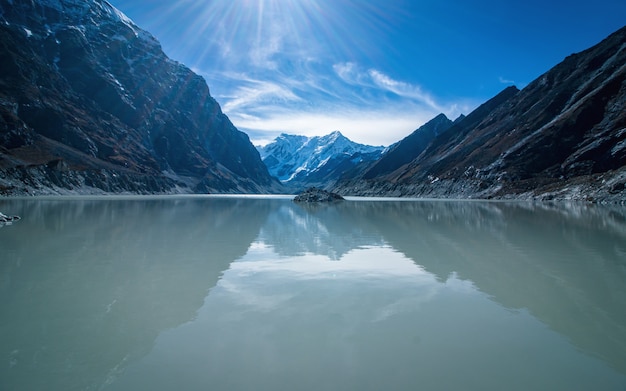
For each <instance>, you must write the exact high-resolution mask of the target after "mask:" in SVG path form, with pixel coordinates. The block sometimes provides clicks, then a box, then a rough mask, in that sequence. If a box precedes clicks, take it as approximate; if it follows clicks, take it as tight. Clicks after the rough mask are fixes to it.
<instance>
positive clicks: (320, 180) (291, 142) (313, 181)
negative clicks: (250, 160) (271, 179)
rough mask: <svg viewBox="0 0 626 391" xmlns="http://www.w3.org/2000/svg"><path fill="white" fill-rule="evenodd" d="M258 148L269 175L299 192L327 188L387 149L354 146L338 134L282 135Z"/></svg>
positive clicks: (336, 132) (354, 144)
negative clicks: (317, 187) (311, 187)
mask: <svg viewBox="0 0 626 391" xmlns="http://www.w3.org/2000/svg"><path fill="white" fill-rule="evenodd" d="M257 149H258V150H259V153H260V154H261V158H262V159H263V162H264V163H265V165H266V166H267V167H268V169H269V171H270V173H271V174H272V175H273V176H275V177H277V178H278V179H279V180H280V181H281V182H282V183H283V184H285V185H286V186H288V187H290V188H291V189H296V190H297V189H300V188H304V187H309V186H321V187H324V186H326V185H327V184H328V183H330V182H332V181H334V180H335V179H337V178H338V177H339V176H340V175H341V173H343V172H345V171H348V170H350V169H351V168H353V167H354V166H355V165H357V164H360V163H364V162H371V161H375V160H376V159H378V158H379V157H380V155H381V153H382V151H383V149H384V148H383V147H374V146H369V145H363V144H358V143H355V142H353V141H351V140H349V139H348V138H347V137H345V136H344V135H343V134H341V132H339V131H335V132H332V133H330V134H327V135H325V136H315V137H306V136H294V135H289V134H281V135H280V136H278V137H277V138H276V139H275V140H274V141H273V142H272V143H270V144H267V145H265V146H263V147H257Z"/></svg>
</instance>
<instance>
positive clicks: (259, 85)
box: [222, 79, 301, 112]
mask: <svg viewBox="0 0 626 391" xmlns="http://www.w3.org/2000/svg"><path fill="white" fill-rule="evenodd" d="M245 83H246V85H243V86H239V87H237V88H236V89H235V90H234V91H233V92H232V96H233V98H232V99H229V100H227V102H226V103H225V104H224V106H223V107H222V109H223V110H224V111H225V112H240V111H245V110H246V109H252V110H254V109H257V108H258V106H259V105H262V104H268V103H271V102H276V101H281V102H289V101H291V102H294V101H299V100H301V98H300V97H298V96H297V95H296V94H295V93H294V92H293V91H291V90H290V89H289V88H287V87H285V86H283V85H280V84H277V83H275V82H270V81H261V80H250V79H248V80H246V81H245Z"/></svg>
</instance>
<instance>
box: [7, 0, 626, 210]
mask: <svg viewBox="0 0 626 391" xmlns="http://www.w3.org/2000/svg"><path fill="white" fill-rule="evenodd" d="M0 53H2V58H3V61H2V62H1V63H0V194H4V195H26V194H30V195H39V194H118V193H131V194H172V193H293V192H296V191H299V190H301V189H304V188H306V187H309V186H316V187H321V188H325V189H327V190H333V191H335V192H338V193H340V194H342V195H355V196H356V195H359V196H397V197H435V198H461V199H466V198H480V199H524V200H554V199H556V200H582V201H594V202H624V201H626V28H622V29H620V30H619V31H617V32H615V33H614V34H612V35H610V36H609V37H607V38H606V39H605V40H604V41H602V42H600V43H599V44H597V45H596V46H594V47H592V48H590V49H588V50H585V51H583V52H581V53H577V54H573V55H571V56H569V57H567V58H566V59H564V61H563V62H561V63H560V64H558V65H556V66H555V67H554V68H552V69H550V70H548V71H547V72H546V73H545V74H543V75H541V76H540V77H539V78H537V79H536V80H534V81H533V82H531V83H530V84H528V85H527V86H526V87H525V88H523V89H522V90H519V89H518V88H516V87H508V88H506V89H504V90H503V91H502V92H501V93H499V94H498V95H497V96H495V97H493V98H492V99H490V100H488V101H487V102H485V103H484V104H482V105H481V106H480V107H478V108H477V109H476V110H474V111H473V112H471V113H467V115H466V116H461V117H459V118H452V119H450V118H447V117H446V116H445V115H443V114H440V115H438V116H436V117H435V118H433V119H432V120H431V121H429V122H427V123H426V124H424V125H422V126H421V127H419V128H418V129H416V130H415V131H414V132H412V133H410V134H408V135H407V137H405V138H404V139H402V140H399V141H398V142H397V143H395V144H393V145H391V146H389V147H387V148H384V147H381V146H366V145H361V144H357V143H354V142H353V141H351V140H349V139H347V138H346V137H345V136H343V135H342V134H341V133H340V132H333V133H331V134H328V135H326V136H318V137H305V136H298V135H289V134H283V135H281V136H279V137H278V138H277V139H276V140H274V141H273V142H272V143H270V144H268V145H265V146H263V147H256V148H255V147H254V146H253V145H252V143H251V141H250V139H249V137H248V136H247V135H246V134H245V133H243V132H241V131H239V130H238V129H236V128H235V126H234V125H233V124H232V123H231V122H230V120H229V118H228V117H227V116H226V115H225V114H223V113H222V110H221V108H220V106H219V104H218V103H217V101H216V100H215V99H214V98H213V97H212V96H211V94H210V91H209V87H208V86H207V84H206V82H205V81H204V79H203V78H202V77H200V76H198V75H197V74H195V73H194V72H193V71H191V70H190V69H189V68H187V67H186V66H184V65H183V64H180V63H177V62H175V61H173V60H171V59H169V58H168V57H167V56H166V55H165V54H164V53H163V51H162V49H161V46H160V44H159V42H157V40H156V39H155V38H154V37H152V36H151V35H150V34H149V33H148V32H146V31H144V30H142V29H141V28H139V27H137V26H136V25H135V24H134V23H133V22H132V21H130V20H129V19H128V18H126V17H125V16H124V15H123V14H122V13H121V12H119V11H118V10H116V9H115V8H114V7H112V6H111V5H110V4H109V3H108V2H106V1H100V0H88V1H78V0H58V1H49V0H35V1H32V2H25V1H9V0H0ZM293 133H297V129H294V131H293Z"/></svg>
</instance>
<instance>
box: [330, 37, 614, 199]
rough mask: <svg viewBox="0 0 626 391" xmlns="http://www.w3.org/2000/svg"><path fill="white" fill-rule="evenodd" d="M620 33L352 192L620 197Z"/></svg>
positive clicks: (349, 182)
mask: <svg viewBox="0 0 626 391" xmlns="http://www.w3.org/2000/svg"><path fill="white" fill-rule="evenodd" d="M625 183H626V28H623V29H621V30H619V31H617V32H616V33H614V34H612V35H611V36H609V37H608V38H606V39H605V40H604V41H602V42H601V43H599V44H598V45H596V46H594V47H592V48H590V49H588V50H586V51H583V52H581V53H578V54H573V55H571V56H569V57H567V58H566V59H565V60H564V61H563V62H562V63H560V64H559V65H557V66H555V67H554V68H553V69H551V70H550V71H548V72H547V73H545V74H544V75H542V76H540V77H539V78H538V79H537V80H535V81H533V82H532V83H530V84H529V85H528V86H527V87H526V88H524V89H523V90H521V91H518V90H517V89H516V88H514V87H510V88H508V89H506V90H504V91H503V92H502V93H500V94H499V95H498V96H496V97H495V98H493V99H491V100H490V101H489V102H487V103H485V104H484V105H482V106H481V107H479V108H478V109H477V110H475V111H474V112H473V113H471V114H470V115H468V116H467V117H466V118H464V119H462V120H461V121H459V122H458V123H456V124H455V125H454V126H452V127H450V128H449V129H448V130H446V131H445V132H443V133H441V134H439V135H437V136H436V137H435V138H434V139H433V140H432V142H431V143H430V144H429V145H428V146H427V147H426V148H425V149H424V150H423V151H422V152H421V153H420V154H419V156H417V157H416V158H414V159H413V160H412V161H411V162H409V163H408V164H404V165H397V166H396V167H394V169H393V170H386V171H385V172H383V173H381V174H380V175H376V176H373V177H363V176H359V177H356V178H350V179H346V180H344V181H342V182H341V183H340V184H339V185H337V186H336V187H335V189H334V190H335V191H338V192H340V193H342V194H344V195H345V194H349V195H357V194H358V195H395V196H428V197H449V198H523V199H554V198H556V199H580V200H597V201H624V200H626V191H625V190H624V187H625Z"/></svg>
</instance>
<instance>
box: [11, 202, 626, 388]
mask: <svg viewBox="0 0 626 391" xmlns="http://www.w3.org/2000/svg"><path fill="white" fill-rule="evenodd" d="M0 211H1V212H3V213H5V214H17V215H20V216H22V220H20V221H18V222H16V223H14V224H12V225H9V226H3V227H2V228H0V390H3V391H10V390H19V391H23V390H63V391H67V390H106V391H113V390H181V391H182V390H185V391H187V390H481V391H483V390H499V391H501V390H618V391H624V390H626V210H625V208H624V207H600V206H589V205H581V204H572V205H567V204H566V205H546V204H530V203H510V204H509V203H487V202H452V201H384V202H381V201H371V200H359V201H357V200H350V201H346V202H343V203H340V204H336V205H319V206H301V205H296V204H294V203H292V202H291V200H290V199H289V198H280V197H274V198H258V197H152V198H146V197H126V198H124V197H121V198H76V199H67V198H51V199H33V198H31V199H0Z"/></svg>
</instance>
